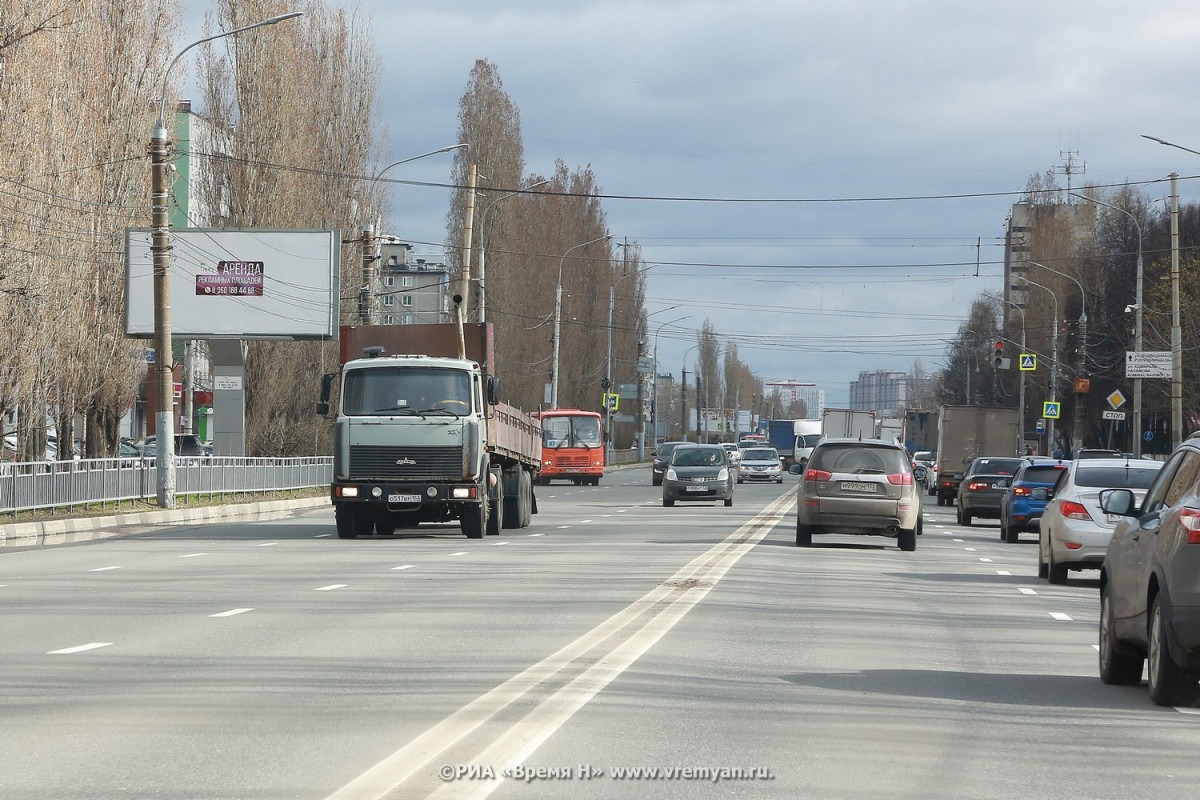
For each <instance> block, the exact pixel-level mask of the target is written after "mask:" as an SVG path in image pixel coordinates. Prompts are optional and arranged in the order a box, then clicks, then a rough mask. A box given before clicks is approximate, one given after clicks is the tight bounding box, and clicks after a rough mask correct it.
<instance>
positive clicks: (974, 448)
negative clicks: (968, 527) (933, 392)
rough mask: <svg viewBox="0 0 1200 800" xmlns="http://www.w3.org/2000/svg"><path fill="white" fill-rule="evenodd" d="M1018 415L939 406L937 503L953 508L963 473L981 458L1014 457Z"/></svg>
mask: <svg viewBox="0 0 1200 800" xmlns="http://www.w3.org/2000/svg"><path fill="white" fill-rule="evenodd" d="M1019 414H1020V412H1018V411H1017V409H1015V408H999V407H995V406H942V408H941V411H940V412H939V415H938V446H937V462H936V464H937V488H936V494H937V501H938V505H939V506H949V505H953V504H954V502H955V500H957V499H958V487H959V484H960V483H961V482H962V476H963V472H965V471H966V469H967V467H968V466H969V465H970V464H971V462H972V461H974V460H975V459H976V458H979V457H980V456H1009V457H1011V456H1015V455H1018V452H1017V444H1018V440H1019V437H1020V427H1021V423H1020V416H1019Z"/></svg>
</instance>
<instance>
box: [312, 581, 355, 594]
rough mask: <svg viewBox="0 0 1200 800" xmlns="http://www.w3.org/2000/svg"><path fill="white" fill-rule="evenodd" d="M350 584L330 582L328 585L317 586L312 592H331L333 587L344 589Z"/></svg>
mask: <svg viewBox="0 0 1200 800" xmlns="http://www.w3.org/2000/svg"><path fill="white" fill-rule="evenodd" d="M349 585H350V584H348V583H331V584H329V585H328V586H318V587H317V588H316V589H313V591H314V592H332V591H333V590H334V589H345V588H346V587H347V586H349Z"/></svg>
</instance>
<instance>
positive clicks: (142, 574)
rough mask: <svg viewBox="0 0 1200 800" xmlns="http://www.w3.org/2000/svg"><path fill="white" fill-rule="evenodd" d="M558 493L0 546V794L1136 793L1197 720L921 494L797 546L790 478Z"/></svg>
mask: <svg viewBox="0 0 1200 800" xmlns="http://www.w3.org/2000/svg"><path fill="white" fill-rule="evenodd" d="M795 481H796V478H795V477H793V476H788V477H787V478H786V479H785V482H784V484H783V486H782V487H780V486H777V485H774V484H769V485H753V484H743V485H740V486H738V487H737V493H736V495H735V499H734V504H733V507H731V508H724V507H723V506H721V505H720V504H713V503H708V502H703V503H696V504H679V505H677V506H675V507H674V508H664V507H662V504H661V496H660V490H659V489H657V488H656V487H652V486H651V485H650V480H649V471H648V470H647V469H635V470H626V471H619V472H612V473H610V474H609V475H607V476H606V477H605V479H604V480H603V482H602V483H601V485H600V486H596V487H590V486H588V487H576V486H572V485H567V484H554V485H551V486H548V487H538V489H537V493H538V504H539V509H540V513H539V514H538V515H537V516H535V517H534V520H533V525H532V526H531V527H529V528H525V529H521V530H515V531H505V532H504V533H503V534H502V535H501V536H499V537H487V538H486V539H483V540H477V541H472V540H467V539H465V538H464V537H463V536H462V535H461V534H460V533H459V531H458V529H457V527H451V526H447V527H444V528H439V527H438V526H430V527H428V528H426V527H422V528H420V529H418V530H416V531H409V532H405V533H403V534H401V535H397V536H395V537H390V538H368V539H359V540H353V541H342V540H339V539H337V538H336V536H335V535H334V528H333V514H332V511H330V510H328V509H321V510H318V511H313V512H308V513H298V514H295V515H293V516H290V517H286V518H281V519H275V520H270V521H259V522H241V523H224V524H203V525H190V526H189V525H180V526H173V527H170V528H159V529H144V530H131V531H128V532H127V534H128V535H124V536H121V537H118V538H111V539H104V540H99V541H94V542H88V543H82V544H74V545H61V546H54V547H43V548H38V549H26V550H11V551H5V550H0V610H2V614H0V721H2V724H0V798H4V799H5V800H35V799H36V800H47V799H48V798H52V799H53V800H74V799H75V798H81V799H86V800H109V799H110V798H112V799H114V800H115V799H116V798H121V800H128V799H129V798H156V799H159V798H167V799H174V798H179V800H183V799H184V798H186V799H187V800H194V799H196V798H221V799H225V798H271V799H274V798H279V799H281V800H284V799H286V800H298V799H299V800H308V799H309V798H312V799H313V800H333V799H334V798H336V799H337V800H351V799H353V800H365V799H366V798H423V797H437V798H485V797H491V798H497V800H500V799H505V800H509V799H511V800H517V799H522V800H523V799H525V798H558V797H572V798H630V797H639V798H641V797H646V798H707V797H711V798H725V797H770V798H847V800H862V798H881V799H882V798H887V799H888V800H894V799H895V798H914V799H915V798H920V799H921V800H928V799H929V798H944V799H945V800H961V798H1071V799H1072V800H1077V799H1078V798H1132V797H1138V798H1141V797H1172V796H1191V795H1192V794H1194V793H1195V790H1196V787H1197V786H1200V759H1197V758H1196V752H1197V749H1198V747H1200V708H1182V709H1161V708H1157V707H1155V706H1154V705H1152V704H1151V703H1150V700H1149V698H1148V696H1147V692H1146V689H1145V686H1144V685H1143V686H1142V687H1138V688H1120V687H1110V686H1105V685H1103V684H1102V683H1101V682H1100V680H1099V678H1098V677H1097V671H1096V648H1095V643H1096V624H1097V615H1098V610H1099V602H1098V596H1097V589H1096V582H1095V580H1094V573H1071V578H1070V581H1069V583H1068V584H1067V585H1066V586H1050V585H1049V584H1047V583H1046V582H1045V581H1039V580H1038V579H1037V577H1036V574H1037V545H1036V537H1035V536H1034V535H1033V534H1025V535H1023V537H1022V541H1021V542H1019V543H1017V544H1005V543H1003V542H1001V541H1000V539H999V529H998V526H997V524H996V523H995V521H988V520H983V521H978V522H977V523H976V524H975V525H974V526H971V527H960V526H957V525H955V524H954V519H953V509H952V508H939V507H938V506H937V505H936V504H935V503H932V502H929V503H927V504H926V506H925V529H924V530H925V533H924V535H923V536H922V537H921V538H920V539H919V540H918V543H917V550H916V551H915V552H912V553H902V552H900V551H899V550H898V549H897V548H896V546H895V544H894V542H893V541H892V540H888V539H881V538H857V537H846V536H818V537H817V538H816V540H815V546H814V547H813V548H811V549H801V548H796V547H795V546H794V542H795V538H794V536H795V511H794V499H793V496H794V488H795Z"/></svg>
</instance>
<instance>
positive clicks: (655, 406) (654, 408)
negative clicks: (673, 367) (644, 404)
mask: <svg viewBox="0 0 1200 800" xmlns="http://www.w3.org/2000/svg"><path fill="white" fill-rule="evenodd" d="M671 308H677V306H671ZM667 310H668V309H665V308H664V309H663V311H667ZM654 313H656V314H657V313H659V312H657V311H656V312H654ZM690 318H691V315H690V314H689V315H685V316H682V317H679V318H678V319H673V320H669V321H667V322H664V323H662V324H661V325H659V326H658V330H656V331H654V393H653V395H651V402H652V403H653V405H652V407H651V412H650V416H651V417H653V418H654V443H655V444H658V335H659V334H660V333H662V329H663V328H665V327H667V326H668V325H674V324H675V323H676V322H683V321H684V320H685V319H690ZM670 433H671V426H670V425H667V435H668V436H670Z"/></svg>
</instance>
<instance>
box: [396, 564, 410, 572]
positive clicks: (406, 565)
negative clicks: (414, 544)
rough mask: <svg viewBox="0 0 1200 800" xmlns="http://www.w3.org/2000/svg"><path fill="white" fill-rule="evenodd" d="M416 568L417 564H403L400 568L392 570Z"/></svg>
mask: <svg viewBox="0 0 1200 800" xmlns="http://www.w3.org/2000/svg"><path fill="white" fill-rule="evenodd" d="M415 566H416V564H401V565H400V566H398V567H392V570H393V571H395V570H398V569H412V568H413V567H415Z"/></svg>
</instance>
